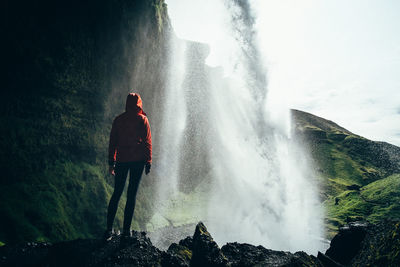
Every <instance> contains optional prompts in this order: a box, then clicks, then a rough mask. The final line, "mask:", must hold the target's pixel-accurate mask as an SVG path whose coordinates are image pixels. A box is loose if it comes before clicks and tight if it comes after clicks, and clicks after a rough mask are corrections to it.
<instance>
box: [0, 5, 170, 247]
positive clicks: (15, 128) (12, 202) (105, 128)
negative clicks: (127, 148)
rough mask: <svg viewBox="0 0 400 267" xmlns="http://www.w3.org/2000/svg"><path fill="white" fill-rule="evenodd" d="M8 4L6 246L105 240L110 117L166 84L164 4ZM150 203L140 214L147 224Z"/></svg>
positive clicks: (2, 193)
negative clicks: (132, 97) (131, 99)
mask: <svg viewBox="0 0 400 267" xmlns="http://www.w3.org/2000/svg"><path fill="white" fill-rule="evenodd" d="M2 7H3V12H2V13H3V18H2V21H1V28H2V31H1V32H2V35H3V40H4V41H3V42H2V51H3V53H4V57H3V59H2V61H3V63H4V67H5V68H4V70H3V74H4V75H5V79H4V80H3V83H2V90H1V97H0V101H1V103H0V110H1V113H0V114H1V115H0V123H1V125H2V126H1V136H3V138H2V139H1V140H0V147H1V150H0V164H1V165H0V166H2V175H1V178H0V203H1V204H0V214H1V218H2V219H1V220H0V241H3V242H5V243H9V242H11V243H12V242H17V241H22V240H60V239H72V238H77V237H88V236H93V235H98V234H99V233H101V232H102V231H103V228H104V224H105V212H106V206H107V200H108V199H109V195H110V194H111V192H112V184H113V183H112V179H109V180H107V179H106V177H107V175H106V167H107V161H106V150H107V145H108V135H109V130H110V127H111V122H112V119H113V117H114V116H115V115H117V114H118V113H121V112H122V111H123V110H124V107H125V104H124V102H125V97H126V95H127V93H128V92H129V91H131V90H132V88H134V90H135V91H136V92H139V93H141V94H142V97H143V98H144V99H146V97H150V96H151V95H152V94H157V90H159V89H160V88H162V87H163V81H164V80H165V79H164V78H163V75H164V74H163V73H164V72H163V66H164V65H165V64H166V60H167V59H166V57H165V56H164V54H165V51H166V49H167V48H166V45H165V44H166V42H165V40H166V39H167V38H168V34H169V31H170V26H169V21H168V18H167V14H166V5H165V4H164V3H163V1H162V0H146V1H143V0H134V1H128V0H113V1H102V0H87V1H40V2H37V1H27V0H26V1H25V0H22V1H5V2H4V3H3V4H2ZM149 77H151V79H149ZM144 101H146V100H144ZM145 105H146V102H145ZM145 108H146V106H145ZM147 108H148V109H149V108H151V107H147ZM151 119H152V118H151V115H150V121H151ZM144 191H146V187H144ZM143 198H144V196H143V195H140V196H139V202H138V207H137V208H138V210H141V211H142V212H141V213H142V214H144V215H143V218H145V217H146V211H147V210H149V207H146V206H145V205H149V203H147V202H145V201H143ZM122 201H123V200H122ZM146 203H147V204H146ZM117 217H118V218H117V221H118V222H119V218H120V217H121V214H118V215H117ZM118 222H117V223H118ZM136 222H139V223H140V218H139V220H136Z"/></svg>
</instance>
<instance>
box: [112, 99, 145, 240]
mask: <svg viewBox="0 0 400 267" xmlns="http://www.w3.org/2000/svg"><path fill="white" fill-rule="evenodd" d="M151 149H152V148H151V132H150V124H149V120H148V119H147V116H146V113H144V112H143V109H142V99H141V98H140V96H139V95H138V94H135V93H130V94H129V95H128V97H127V98H126V109H125V112H124V113H122V114H121V115H119V116H117V117H116V118H115V119H114V122H113V125H112V128H111V134H110V143H109V149H108V152H109V153H108V160H109V165H110V168H109V172H110V174H112V175H115V187H114V193H113V195H112V197H111V199H110V203H109V205H108V214H107V230H106V233H105V239H106V240H110V239H111V236H112V226H113V222H114V218H115V214H116V212H117V208H118V202H119V199H120V198H121V195H122V192H123V190H124V186H125V181H126V177H127V174H128V171H129V186H128V196H127V200H126V205H125V211H124V225H123V232H122V236H123V237H129V236H130V234H131V231H130V227H131V222H132V217H133V212H134V209H135V202H136V193H137V190H138V188H139V183H140V179H141V177H142V173H143V169H145V173H146V175H147V174H148V173H149V172H150V167H151Z"/></svg>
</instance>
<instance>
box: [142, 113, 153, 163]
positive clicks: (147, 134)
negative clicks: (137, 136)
mask: <svg viewBox="0 0 400 267" xmlns="http://www.w3.org/2000/svg"><path fill="white" fill-rule="evenodd" d="M143 140H144V146H145V147H144V156H145V160H146V162H147V163H151V157H152V144H151V130H150V123H149V120H148V119H147V117H146V118H145V119H144V136H143Z"/></svg>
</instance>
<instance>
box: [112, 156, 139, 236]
mask: <svg viewBox="0 0 400 267" xmlns="http://www.w3.org/2000/svg"><path fill="white" fill-rule="evenodd" d="M143 168H144V162H117V164H116V166H115V186H114V193H113V195H112V197H111V199H110V203H109V204H108V215H107V230H111V229H112V226H113V222H114V218H115V214H116V213H117V208H118V202H119V199H120V198H121V195H122V192H123V191H124V186H125V181H126V176H127V174H128V171H129V186H128V195H127V199H126V205H125V212H124V226H123V233H128V232H129V231H130V228H131V222H132V217H133V212H134V210H135V203H136V193H137V191H138V188H139V183H140V179H141V178H142V173H143Z"/></svg>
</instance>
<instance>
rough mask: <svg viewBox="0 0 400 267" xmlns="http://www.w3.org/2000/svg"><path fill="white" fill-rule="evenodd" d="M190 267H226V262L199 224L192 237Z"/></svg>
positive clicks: (204, 227)
mask: <svg viewBox="0 0 400 267" xmlns="http://www.w3.org/2000/svg"><path fill="white" fill-rule="evenodd" d="M190 266H199V267H200V266H210V267H211V266H228V260H227V258H226V257H225V256H224V254H223V253H222V252H221V250H220V248H219V247H218V245H217V243H216V242H215V241H214V240H213V238H212V237H211V235H210V233H209V232H208V231H207V228H206V226H205V225H204V224H203V223H202V222H200V223H198V224H197V226H196V230H195V232H194V235H193V255H192V259H191V261H190Z"/></svg>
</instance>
